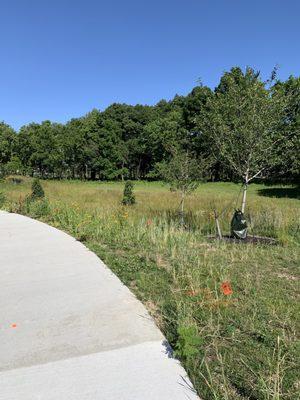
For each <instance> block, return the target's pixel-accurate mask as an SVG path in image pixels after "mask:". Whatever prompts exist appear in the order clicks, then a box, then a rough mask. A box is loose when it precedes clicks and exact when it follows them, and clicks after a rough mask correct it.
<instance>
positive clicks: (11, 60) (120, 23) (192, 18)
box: [0, 0, 300, 129]
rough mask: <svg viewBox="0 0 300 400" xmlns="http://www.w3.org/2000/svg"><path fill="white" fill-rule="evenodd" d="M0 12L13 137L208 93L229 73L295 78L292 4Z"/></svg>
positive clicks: (18, 7)
mask: <svg viewBox="0 0 300 400" xmlns="http://www.w3.org/2000/svg"><path fill="white" fill-rule="evenodd" d="M1 3H2V4H1V14H0V15H1V23H0V44H1V45H0V50H1V63H0V90H1V92H0V93H1V94H0V120H4V121H5V122H7V123H9V124H11V125H12V126H13V127H14V128H16V129H18V128H19V127H20V126H21V125H24V124H27V123H29V122H32V121H36V122H40V121H42V120H45V119H50V120H53V121H59V122H65V121H67V120H68V119H70V118H72V117H79V116H81V115H83V114H85V113H86V112H88V111H90V110H91V109H92V108H99V109H104V108H105V107H107V106H108V105H109V104H111V103H113V102H125V103H129V104H136V103H141V104H145V103H147V104H155V103H156V102H157V101H159V100H160V99H162V98H165V99H170V98H172V97H173V96H174V95H175V94H176V93H178V94H187V93H188V92H189V91H190V90H191V89H192V88H193V86H195V85H196V84H197V79H198V78H201V80H202V82H203V83H204V84H206V85H208V86H210V87H214V86H215V85H216V84H217V83H218V81H219V78H220V76H221V74H222V73H223V72H224V71H225V70H228V69H230V68H231V67H232V66H235V65H239V66H241V67H243V68H244V67H245V66H247V65H250V66H253V67H254V68H256V69H258V70H260V71H261V73H262V75H263V77H267V76H268V74H269V73H270V71H271V70H272V68H273V67H274V65H275V64H278V65H279V66H280V70H279V77H280V78H282V79H285V78H287V77H288V76H289V75H291V74H293V75H299V72H300V23H299V15H300V2H299V0H286V1H282V0H280V1H278V0H260V1H257V0H252V1H244V0H222V1H221V0H181V1H177V0H173V1H170V0H160V1H157V0H151V1H144V0H139V1H137V0H127V1H126V0H122V1H121V0H118V1H117V0H110V1H105V2H104V1H101V0H98V1H96V0H85V1H83V0H72V1H70V0H60V1H58V0H52V1H36V0H30V1H25V0H24V1H14V0H11V1H10V2H8V1H6V2H1Z"/></svg>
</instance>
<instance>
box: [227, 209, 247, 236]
mask: <svg viewBox="0 0 300 400" xmlns="http://www.w3.org/2000/svg"><path fill="white" fill-rule="evenodd" d="M247 230H248V227H247V221H246V219H245V216H244V214H243V213H242V211H240V210H235V212H234V214H233V217H232V220H231V236H232V237H233V238H235V239H246V237H247Z"/></svg>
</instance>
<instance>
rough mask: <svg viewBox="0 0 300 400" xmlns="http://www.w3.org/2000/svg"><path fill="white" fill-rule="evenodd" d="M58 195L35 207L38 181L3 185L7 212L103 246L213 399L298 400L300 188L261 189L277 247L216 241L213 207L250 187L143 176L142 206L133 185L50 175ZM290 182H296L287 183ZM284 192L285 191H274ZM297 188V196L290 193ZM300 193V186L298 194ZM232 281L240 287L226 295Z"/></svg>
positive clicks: (265, 225) (260, 211)
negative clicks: (180, 185) (131, 195)
mask: <svg viewBox="0 0 300 400" xmlns="http://www.w3.org/2000/svg"><path fill="white" fill-rule="evenodd" d="M43 187H44V189H45V192H46V197H47V199H48V200H46V201H43V200H42V201H37V202H32V203H26V201H24V198H25V196H26V195H27V194H28V193H29V192H30V180H27V179H26V180H24V181H23V183H22V184H20V185H13V184H12V183H5V182H4V183H2V184H1V185H0V191H2V192H3V193H4V194H5V196H6V199H7V201H6V208H7V209H9V210H10V211H17V212H20V213H25V214H28V215H30V216H33V217H34V218H39V219H42V220H44V221H46V222H47V223H49V224H51V225H53V226H56V227H58V228H60V229H63V230H65V231H66V232H68V233H70V234H71V235H73V236H75V237H76V238H77V239H78V240H81V241H83V242H84V243H85V244H86V245H87V246H88V247H89V248H90V249H92V250H93V251H95V252H96V253H97V254H98V255H99V256H100V257H101V258H102V259H103V260H104V261H105V262H106V263H107V265H108V266H109V267H110V268H111V269H112V270H113V271H114V272H115V273H116V274H117V275H118V276H119V277H120V279H121V280H122V281H123V282H124V283H125V284H126V285H128V286H129V287H130V289H131V290H132V291H133V292H134V293H135V294H136V296H137V297H138V298H139V299H141V301H143V302H144V304H145V305H146V307H147V308H148V310H149V312H150V313H151V314H152V315H153V317H154V318H155V320H156V322H157V324H158V326H159V327H160V328H161V329H162V331H163V332H164V333H165V335H166V337H167V339H168V341H169V342H170V344H171V345H172V346H173V349H174V351H175V355H176V356H177V357H178V358H179V359H180V360H181V361H182V363H183V364H184V366H185V368H186V369H187V371H188V373H189V375H190V377H191V379H192V381H193V383H194V385H195V387H196V389H197V391H198V392H199V394H200V396H201V398H202V399H203V400H208V399H220V400H221V399H228V400H231V399H233V400H242V399H243V400H246V399H251V400H253V399H257V400H271V399H272V400H279V399H284V400H294V399H297V398H299V393H300V376H299V370H300V363H299V353H300V345H299V331H300V329H299V328H300V325H299V315H300V313H299V311H300V309H299V260H300V206H299V200H298V199H297V191H295V193H296V196H291V197H286V198H284V197H281V198H279V197H274V198H272V197H268V196H261V195H259V193H261V194H262V193H263V191H264V190H267V193H268V194H269V195H270V194H272V190H271V189H272V187H264V186H263V185H250V189H249V196H248V212H247V213H248V218H249V219H250V221H251V230H252V232H253V233H255V234H258V235H267V236H272V237H275V238H277V240H278V245H277V246H261V245H257V246H254V245H251V244H247V245H242V244H230V243H224V242H219V241H213V240H211V239H209V238H208V236H209V235H212V234H214V232H215V226H214V218H213V209H214V208H216V209H217V210H218V211H221V210H223V209H224V208H226V207H228V208H227V209H226V210H225V212H224V214H223V216H222V219H221V225H222V229H223V231H224V232H226V231H227V233H229V223H230V218H231V216H232V212H233V207H234V206H235V200H236V196H237V194H238V192H239V186H238V185H235V184H231V183H207V184H203V185H202V186H200V188H199V189H198V190H197V192H196V193H195V194H193V195H192V196H190V198H189V199H188V200H187V209H186V216H185V222H186V226H185V228H184V229H183V228H182V227H181V226H180V224H179V222H178V214H177V211H178V205H179V196H177V195H176V193H171V192H170V191H168V189H167V188H166V187H165V186H164V185H163V184H162V183H159V182H155V183H143V182H139V183H136V184H135V194H136V200H137V204H136V205H134V206H131V207H124V206H121V204H120V203H121V199H122V191H123V185H122V183H95V182H85V183H84V182H63V181H59V182H54V181H44V182H43ZM282 190H284V188H282ZM274 193H275V194H276V193H277V192H276V188H274ZM289 193H290V192H289ZM292 193H294V192H292ZM224 282H227V283H228V284H229V285H230V287H231V288H232V294H229V295H228V294H227V295H226V294H225V293H224V292H223V291H222V286H221V285H222V283H224Z"/></svg>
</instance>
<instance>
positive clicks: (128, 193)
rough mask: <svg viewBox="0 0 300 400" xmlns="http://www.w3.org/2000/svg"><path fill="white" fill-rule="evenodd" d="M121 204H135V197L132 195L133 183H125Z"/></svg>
mask: <svg viewBox="0 0 300 400" xmlns="http://www.w3.org/2000/svg"><path fill="white" fill-rule="evenodd" d="M122 204H124V205H125V206H130V205H132V204H135V196H134V194H133V183H132V182H130V181H127V182H126V183H125V187H124V192H123V200H122Z"/></svg>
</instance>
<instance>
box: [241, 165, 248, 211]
mask: <svg viewBox="0 0 300 400" xmlns="http://www.w3.org/2000/svg"><path fill="white" fill-rule="evenodd" d="M248 183H249V169H247V172H246V174H245V183H244V189H243V199H242V209H241V211H242V213H243V214H244V212H245V208H246V199H247V189H248Z"/></svg>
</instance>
